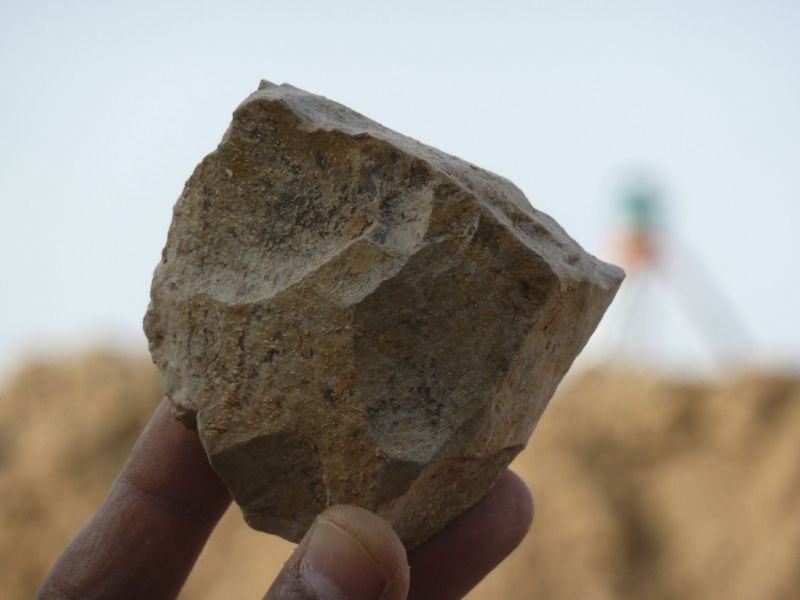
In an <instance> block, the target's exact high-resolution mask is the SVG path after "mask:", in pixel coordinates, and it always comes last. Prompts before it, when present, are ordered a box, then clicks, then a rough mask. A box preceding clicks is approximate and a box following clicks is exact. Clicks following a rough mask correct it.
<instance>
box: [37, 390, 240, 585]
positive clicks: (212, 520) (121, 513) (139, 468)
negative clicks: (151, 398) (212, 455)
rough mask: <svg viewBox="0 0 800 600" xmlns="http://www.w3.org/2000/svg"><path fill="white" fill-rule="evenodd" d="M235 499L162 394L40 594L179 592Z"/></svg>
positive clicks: (199, 445)
mask: <svg viewBox="0 0 800 600" xmlns="http://www.w3.org/2000/svg"><path fill="white" fill-rule="evenodd" d="M229 504H230V496H229V495H228V492H227V490H226V489H225V486H224V485H223V484H222V482H221V481H220V479H219V477H217V475H216V474H215V473H214V471H213V470H212V469H211V467H210V465H209V464H208V459H207V457H206V453H205V451H204V450H203V447H202V445H201V444H200V440H199V439H198V437H197V434H196V433H195V432H193V431H189V430H187V429H186V428H185V427H184V426H183V425H182V424H181V423H179V422H178V421H176V420H175V419H174V418H173V417H172V415H171V414H170V411H169V403H168V402H167V401H166V400H164V401H162V402H161V404H160V405H159V406H158V408H157V409H156V411H155V413H154V414H153V417H152V418H151V419H150V422H149V423H148V425H147V427H146V428H145V430H144V431H143V432H142V435H141V436H140V437H139V440H138V441H137V442H136V445H135V446H134V448H133V451H132V452H131V454H130V457H129V458H128V462H127V463H126V464H125V466H124V467H123V469H122V472H121V473H120V475H119V477H117V480H116V481H115V482H114V484H113V486H112V487H111V491H110V492H109V494H108V497H107V498H106V500H105V502H104V503H103V505H102V506H101V507H100V509H99V510H98V511H97V513H95V515H94V516H93V517H92V519H91V520H90V521H89V523H88V524H87V525H86V526H85V527H84V528H83V529H82V530H81V532H80V533H79V534H78V535H77V536H76V537H75V539H74V540H73V541H72V542H71V543H70V544H69V546H67V549H66V550H65V551H64V553H63V554H62V555H61V558H59V560H58V561H57V562H56V564H55V566H54V567H53V570H52V571H51V572H50V575H49V576H48V577H47V579H46V580H45V582H44V584H43V585H42V587H41V588H40V589H39V592H38V594H37V598H133V597H136V598H173V597H175V596H176V595H177V593H178V591H179V590H180V588H181V586H182V585H183V582H184V581H185V579H186V577H187V576H188V574H189V571H190V570H191V568H192V566H193V565H194V562H195V560H196V559H197V556H198V555H199V553H200V551H201V550H202V548H203V546H204V545H205V543H206V540H207V539H208V536H209V535H210V534H211V531H212V530H213V529H214V526H215V525H216V523H217V521H218V520H219V518H220V517H221V516H222V514H223V513H224V512H225V509H226V508H227V507H228V505H229Z"/></svg>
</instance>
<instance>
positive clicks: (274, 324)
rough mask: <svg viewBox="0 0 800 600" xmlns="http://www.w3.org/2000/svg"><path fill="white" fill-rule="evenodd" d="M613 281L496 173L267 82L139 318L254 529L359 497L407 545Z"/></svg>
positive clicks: (216, 166) (469, 495)
mask: <svg viewBox="0 0 800 600" xmlns="http://www.w3.org/2000/svg"><path fill="white" fill-rule="evenodd" d="M621 279H622V272H621V271H620V270H619V269H617V268H616V267H612V266H610V265H607V264H604V263H602V262H600V261H598V260H597V259H595V258H594V257H592V256H591V255H589V254H587V253H586V252H584V251H583V250H582V249H581V248H580V247H579V246H578V244H577V243H576V242H574V241H573V240H572V239H571V238H570V237H569V236H568V235H567V234H566V233H565V232H564V231H563V230H562V229H561V228H560V227H559V226H558V225H557V224H556V223H555V222H554V221H553V220H552V219H551V218H549V217H548V216H546V215H544V214H542V213H541V212H539V211H537V210H535V209H533V208H532V207H531V206H530V204H529V203H528V201H527V200H526V199H525V197H524V195H523V194H522V192H521V191H520V190H519V189H518V188H516V187H515V186H514V185H513V184H512V183H510V182H509V181H507V180H506V179H504V178H502V177H499V176H497V175H495V174H493V173H489V172H487V171H485V170H483V169H480V168H478V167H476V166H474V165H471V164H469V163H467V162H464V161H462V160H460V159H458V158H455V157H453V156H449V155H447V154H444V153H442V152H440V151H438V150H435V149H433V148H430V147H428V146H425V145H423V144H420V143H419V142H417V141H415V140H412V139H410V138H407V137H404V136H402V135H400V134H397V133H395V132H393V131H390V130H388V129H386V128H384V127H382V126H381V125H379V124H377V123H375V122H373V121H370V120H369V119H367V118H365V117H364V116H362V115H360V114H358V113H356V112H354V111H352V110H350V109H348V108H346V107H344V106H342V105H340V104H337V103H335V102H332V101H330V100H327V99H326V98H323V97H320V96H316V95H313V94H310V93H307V92H304V91H302V90H299V89H297V88H294V87H292V86H289V85H281V86H276V85H273V84H271V83H268V82H263V83H262V84H261V86H260V87H259V89H258V91H256V92H255V93H253V94H252V95H251V96H250V97H248V98H247V99H246V100H245V101H244V102H243V103H242V104H241V105H240V106H239V107H238V108H237V110H236V111H235V113H234V116H233V122H232V124H231V126H230V128H229V129H228V131H227V132H226V133H225V136H224V137H223V140H222V142H221V143H220V145H219V147H218V148H217V150H216V151H214V152H212V153H211V154H209V155H208V156H207V157H206V158H205V159H204V160H203V161H202V162H201V163H200V165H199V166H198V167H197V168H196V169H195V171H194V173H193V174H192V176H191V177H190V179H189V181H188V182H187V183H186V187H185V189H184V191H183V193H182V195H181V197H180V198H179V200H178V202H177V204H176V205H175V208H174V216H173V221H172V225H171V227H170V231H169V237H168V240H167V245H166V248H165V249H164V252H163V256H162V260H161V263H160V264H159V265H158V267H157V268H156V272H155V275H154V278H153V286H152V293H151V297H152V300H151V304H150V307H149V309H148V311H147V315H146V317H145V330H146V333H147V337H148V339H149V341H150V351H151V353H152V356H153V359H154V361H155V362H156V364H157V365H158V366H159V368H160V371H161V381H162V388H163V390H164V392H165V393H166V394H167V396H168V397H169V398H170V400H171V401H172V403H173V406H174V410H175V413H176V415H177V416H178V417H179V418H181V419H182V420H183V421H184V422H185V423H186V424H187V425H190V426H196V427H197V429H198V432H199V435H200V439H201V440H202V442H203V445H204V446H205V449H206V451H207V453H208V456H209V459H210V461H211V464H212V466H213V467H214V469H215V470H216V471H217V472H218V473H219V475H220V476H221V477H222V479H223V480H224V481H225V483H226V484H227V486H228V487H229V489H230V491H231V493H232V495H233V497H234V498H235V500H236V501H237V502H238V503H239V505H240V506H241V508H242V510H243V513H244V516H245V519H246V520H247V522H248V523H249V524H250V525H251V526H252V527H254V528H256V529H259V530H263V531H268V532H271V533H276V534H278V535H281V536H283V537H285V538H287V539H290V540H298V539H299V538H300V537H301V536H302V535H303V533H304V532H305V531H306V529H307V528H308V526H309V524H310V523H311V521H312V519H313V518H314V516H315V515H316V514H317V513H319V512H320V511H322V510H323V509H324V508H325V507H326V506H328V505H331V504H337V503H347V504H356V505H360V506H364V507H366V508H369V509H371V510H374V511H377V512H378V513H379V514H381V515H382V516H384V517H385V518H387V519H388V520H389V521H390V522H391V523H392V525H393V526H394V527H395V529H396V530H397V531H398V533H399V534H400V536H401V538H402V539H403V541H404V543H405V544H406V545H407V546H408V547H413V546H415V545H417V544H419V543H421V542H423V541H424V540H426V539H427V538H429V537H430V536H431V535H433V534H434V533H436V532H437V531H438V530H440V529H441V528H442V527H443V526H444V525H446V524H447V523H448V522H449V521H450V520H452V519H453V518H454V517H456V516H458V515H459V514H460V513H461V512H463V511H464V510H465V509H466V508H468V507H469V506H470V505H472V504H474V503H475V502H476V501H477V500H478V499H480V497H481V496H482V495H483V494H484V493H485V492H486V491H487V489H488V488H489V487H490V486H491V484H492V483H493V481H494V480H495V479H496V477H497V475H498V474H499V472H500V470H501V469H503V468H504V467H505V466H506V465H507V464H508V463H509V462H510V461H511V459H512V458H513V457H514V456H515V455H516V454H517V453H518V452H519V451H520V450H521V449H522V448H523V447H524V446H525V444H526V443H527V440H528V438H529V436H530V434H531V432H532V431H533V427H534V425H535V423H536V421H537V419H538V417H539V415H540V414H541V412H542V410H543V409H544V407H545V405H546V403H547V401H548V400H549V398H550V396H551V395H552V393H553V392H554V390H555V388H556V385H557V384H558V382H559V381H560V380H561V378H562V376H563V375H564V373H565V372H566V370H567V369H568V368H569V366H570V364H571V363H572V361H573V359H574V358H575V356H576V355H577V353H578V352H579V351H580V349H581V348H582V347H583V345H584V344H585V342H586V340H587V339H588V337H589V335H590V334H591V333H592V331H593V330H594V328H595V326H596V325H597V323H598V321H599V319H600V317H601V316H602V314H603V312H604V311H605V309H606V307H607V305H608V303H609V302H610V301H611V298H612V297H613V295H614V293H615V291H616V289H617V287H618V285H619V283H620V281H621Z"/></svg>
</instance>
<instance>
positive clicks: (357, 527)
mask: <svg viewBox="0 0 800 600" xmlns="http://www.w3.org/2000/svg"><path fill="white" fill-rule="evenodd" d="M408 576H409V574H408V562H407V560H406V552H405V549H404V548H403V544H402V542H401V541H400V538H398V537H397V534H396V533H395V532H394V530H393V529H392V528H391V526H390V525H389V524H388V523H387V522H386V521H384V520H383V519H381V518H380V517H379V516H378V515H376V514H374V513H372V512H369V511H367V510H364V509H363V508H356V507H354V506H333V507H331V508H329V509H328V510H326V511H325V512H323V513H322V514H321V515H319V516H318V517H317V519H316V520H315V521H314V524H313V525H312V526H311V528H310V529H309V530H308V533H306V535H305V537H304V538H303V539H302V540H301V541H300V544H299V545H298V547H297V549H296V550H295V551H294V553H293V554H292V556H291V557H290V558H289V560H288V561H287V562H286V564H285V565H284V567H283V570H282V571H281V572H280V574H279V575H278V578H277V579H276V580H275V583H274V584H273V585H272V587H271V588H270V589H269V591H268V592H267V595H266V596H265V600H340V599H345V598H346V599H347V600H405V599H406V596H407V594H408Z"/></svg>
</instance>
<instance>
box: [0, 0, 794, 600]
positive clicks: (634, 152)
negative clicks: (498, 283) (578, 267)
mask: <svg viewBox="0 0 800 600" xmlns="http://www.w3.org/2000/svg"><path fill="white" fill-rule="evenodd" d="M798 31H800V4H798V3H797V2H793V1H777V0H766V1H763V2H760V3H751V2H743V1H741V2H738V1H733V2H730V1H729V2H716V1H709V2H689V1H683V0H673V1H671V2H660V3H651V2H634V1H632V0H631V1H613V0H612V1H607V2H602V3H600V2H588V1H582V0H574V1H572V2H555V1H553V2H536V1H531V2H522V1H519V2H513V1H505V2H504V1H497V2H492V3H491V4H489V3H480V2H469V1H465V0H462V1H461V2H458V3H444V2H438V3H437V2H416V1H414V0H408V1H406V2H404V3H402V5H397V4H394V3H392V4H389V3H379V2H357V1H351V0H344V1H342V2H338V3H336V2H316V1H307V2H304V3H302V4H292V3H286V2H282V3H278V2H264V1H262V2H243V1H241V2H225V3H223V2H203V1H194V2H178V1H176V2H149V1H141V2H137V3H129V2H118V1H106V2H88V1H86V2H71V3H63V2H55V1H51V2H48V1H28V2H22V1H12V0H0V82H2V92H1V93H0V132H2V140H3V143H2V144H0V202H1V203H2V212H0V498H2V500H0V527H2V529H3V530H4V531H5V532H6V533H5V534H4V536H3V537H2V538H0V565H2V566H0V595H2V596H3V597H12V598H15V597H28V596H30V595H31V593H32V590H33V589H35V587H36V585H37V584H38V582H39V581H40V579H41V578H42V577H43V576H44V574H45V572H46V571H47V569H48V568H49V567H50V565H51V564H52V562H53V561H54V560H55V558H56V557H57V555H58V553H59V552H60V550H61V549H62V548H63V546H64V544H66V542H67V540H68V539H69V538H70V537H71V536H72V535H74V534H75V532H77V530H78V529H79V527H80V526H81V524H82V523H83V522H84V521H85V519H86V518H87V517H88V516H89V515H90V514H91V512H92V510H93V509H94V507H95V506H96V505H97V503H98V502H100V500H101V499H102V497H103V495H104V493H105V491H106V490H107V489H108V486H109V485H110V482H111V480H112V479H113V477H114V474H115V472H116V470H117V469H118V468H119V465H120V464H121V461H122V460H124V457H125V455H126V454H127V452H128V450H129V449H130V446H131V444H132V443H133V440H134V439H135V436H136V434H137V432H138V430H139V429H140V428H141V426H142V424H143V423H144V422H145V421H146V419H147V416H148V414H149V412H151V411H152V408H153V407H154V406H155V404H156V403H157V401H158V399H159V390H158V382H157V377H156V373H155V371H154V367H152V365H151V364H150V363H149V361H148V358H147V346H146V340H145V338H144V335H143V333H142V331H141V320H142V317H143V315H144V311H145V309H146V306H147V302H148V294H149V284H150V277H151V275H152V270H153V268H154V267H155V264H156V263H157V261H158V259H159V256H160V252H161V248H162V247H163V245H164V243H165V240H166V232H167V228H168V226H169V222H170V219H171V207H172V205H173V203H174V201H175V200H176V199H177V197H178V195H179V194H180V192H181V189H182V186H183V182H184V181H185V179H186V178H188V176H189V175H190V173H191V171H192V169H193V168H194V166H195V165H196V164H197V163H198V162H199V161H200V159H201V158H202V157H203V156H204V155H205V154H207V153H208V152H210V151H211V150H213V149H214V148H215V147H216V144H217V143H218V142H219V139H220V137H221V135H222V133H223V132H224V130H225V129H226V127H227V124H228V122H229V120H230V114H231V112H232V110H233V109H234V108H235V107H236V105H237V104H238V103H239V102H240V101H241V100H242V99H244V98H245V97H246V96H247V95H248V94H249V93H250V92H251V91H253V90H254V89H255V88H256V86H257V84H258V81H259V80H260V79H261V78H266V79H269V80H270V81H273V82H276V83H282V82H287V83H291V84H293V85H295V86H297V87H301V88H303V89H306V90H309V91H312V92H315V93H318V94H322V95H325V96H327V97H329V98H331V99H334V100H337V101H339V102H341V103H343V104H346V105H347V106H350V107H352V108H354V109H356V110H358V111H359V112H362V113H363V114H365V115H367V116H369V117H371V118H373V119H375V120H377V121H379V122H380V123H382V124H384V125H386V126H388V127H390V128H392V129H395V130H397V131H400V132H402V133H405V134H407V135H410V136H412V137H415V138H417V139H419V140H421V141H423V142H425V143H427V144H430V145H432V146H435V147H438V148H440V149H442V150H444V151H446V152H449V153H452V154H455V155H457V156H459V157H462V158H464V159H466V160H468V161H470V162H473V163H476V164H478V165H480V166H482V167H485V168H488V169H490V170H492V171H495V172H497V173H500V174H502V175H504V176H505V177H508V178H509V179H511V180H512V181H514V182H515V183H516V184H517V185H518V186H519V187H520V188H522V190H523V191H524V192H525V193H526V195H527V196H528V198H529V199H530V200H531V203H532V204H533V205H534V206H535V207H536V208H538V209H540V210H543V211H544V212H547V213H549V214H550V215H551V216H553V217H554V218H555V219H556V220H557V221H559V223H561V225H562V226H563V227H564V228H565V229H566V230H567V231H568V232H569V233H570V234H571V235H572V236H573V237H574V238H575V239H577V240H578V241H579V242H580V243H581V244H582V245H583V246H584V247H585V248H587V249H588V250H589V251H590V252H592V253H594V254H596V255H598V256H600V257H601V258H604V259H606V260H610V261H613V262H617V263H619V264H622V265H623V266H625V267H626V270H627V271H628V275H629V276H628V280H627V281H626V283H625V284H624V285H623V288H622V290H621V291H620V294H619V296H618V298H617V300H616V301H615V303H614V305H613V306H612V308H611V310H609V313H608V314H607V317H606V319H605V320H604V322H603V324H601V327H600V328H599V329H598V331H597V333H596V334H595V336H594V337H593V339H592V340H591V341H590V343H589V345H588V346H587V348H586V350H585V352H584V353H583V355H582V356H581V357H580V358H579V360H578V361H577V363H576V365H575V367H574V369H573V371H572V372H571V374H570V376H569V377H568V378H567V380H566V381H565V383H564V384H563V385H562V388H561V390H560V391H559V393H558V395H557V397H556V398H555V399H554V400H553V402H552V404H551V407H550V408H549V409H548V411H547V412H546V413H545V416H544V417H543V419H542V422H541V424H540V426H539V428H538V429H537V432H536V434H535V435H534V437H533V441H532V443H531V446H530V447H529V448H528V449H527V450H526V451H525V452H524V453H523V454H522V455H521V456H520V458H519V459H518V460H517V463H516V468H517V470H518V471H519V472H520V473H521V474H523V475H524V476H525V478H526V479H527V481H528V482H529V483H530V484H531V486H532V487H533V489H534V493H535V495H536V497H537V511H538V512H537V518H536V523H535V525H534V529H533V531H532V533H531V535H530V536H529V539H528V540H527V541H526V542H525V544H524V545H523V547H522V548H521V549H520V550H518V551H517V552H516V553H515V554H514V555H513V556H512V558H511V559H509V560H508V561H507V562H506V563H505V564H504V565H503V566H502V567H501V569H499V570H498V571H497V572H495V573H494V574H492V575H491V576H490V578H489V579H487V580H486V581H485V582H484V583H483V584H482V586H481V588H479V589H478V590H477V591H476V592H475V593H474V595H473V597H474V598H522V599H527V598H578V597H580V598H587V599H595V598H596V599H606V598H609V599H610V598H654V599H660V598H676V597H680V598H688V599H692V598H698V599H699V598H730V599H783V598H796V597H798V595H800V574H799V573H800V572H798V571H797V568H796V566H797V565H798V564H800V469H798V468H797V467H798V457H800V442H798V439H800V436H797V434H796V432H797V431H798V429H799V428H800V375H798V373H800V318H798V316H797V307H798V306H800V238H798V234H797V229H798V223H800V111H798V106H800V75H798V73H800V71H798V65H800V35H798ZM55 499H57V501H56V500H55ZM288 550H289V546H288V544H285V543H283V542H281V541H279V540H275V539H273V538H270V537H269V536H265V535H263V534H256V533H254V532H251V531H249V530H247V528H246V527H245V526H244V525H243V523H242V522H241V518H240V516H239V515H238V513H236V512H235V511H232V512H231V513H230V514H229V515H227V516H226V519H225V522H224V523H223V526H222V527H221V529H220V530H219V532H217V533H215V536H214V537H213V538H212V542H211V544H210V546H209V548H208V549H207V552H206V554H205V555H204V556H203V557H201V561H200V564H199V567H198V570H197V573H195V574H194V575H193V576H192V579H191V580H190V582H189V584H188V585H187V588H186V590H185V593H184V595H185V597H186V598H229V597H239V596H238V594H240V593H241V597H248V596H250V597H260V596H259V595H260V594H261V593H263V590H264V589H265V588H266V584H267V582H268V581H269V577H270V576H271V573H273V572H276V571H277V568H278V567H279V565H280V563H281V561H282V560H283V559H284V558H285V557H286V556H287V555H288V554H287V553H288ZM265 564H267V565H270V568H272V567H274V570H273V571H265V569H264V565H265Z"/></svg>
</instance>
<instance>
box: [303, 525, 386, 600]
mask: <svg viewBox="0 0 800 600" xmlns="http://www.w3.org/2000/svg"><path fill="white" fill-rule="evenodd" d="M300 576H301V577H302V578H303V580H304V581H305V583H306V585H308V586H309V587H310V588H311V589H312V590H313V591H314V593H315V594H316V595H317V596H319V598H320V600H378V598H380V596H381V594H382V593H383V588H384V586H385V585H386V581H385V578H384V575H383V573H382V572H381V569H380V568H379V567H378V565H377V564H376V563H375V561H374V560H373V558H372V556H370V554H369V553H368V552H367V551H366V549H365V548H364V546H362V545H361V543H360V542H359V541H358V540H357V539H356V538H355V537H353V535H352V534H350V533H349V532H348V531H347V530H345V529H344V528H342V527H340V526H339V525H336V524H335V523H333V522H331V521H328V520H326V519H325V518H321V519H318V520H317V522H316V523H315V524H314V526H313V528H312V530H311V537H310V539H309V540H308V543H307V545H306V549H305V553H304V554H303V559H302V562H301V563H300Z"/></svg>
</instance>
